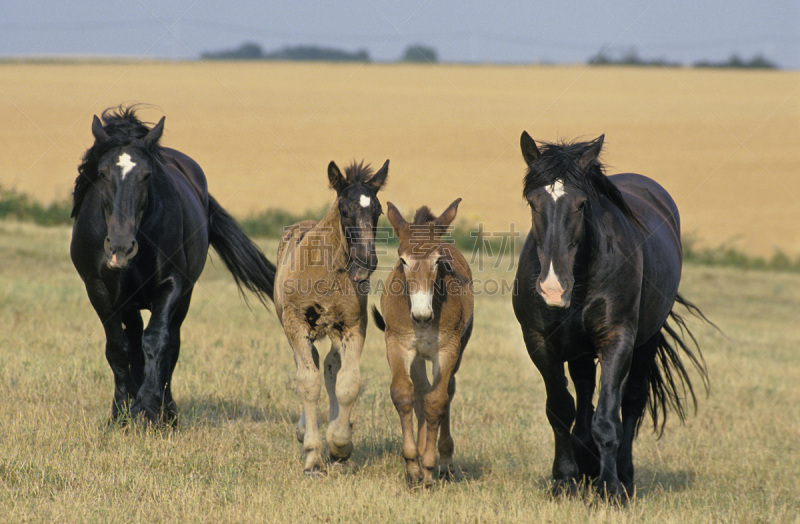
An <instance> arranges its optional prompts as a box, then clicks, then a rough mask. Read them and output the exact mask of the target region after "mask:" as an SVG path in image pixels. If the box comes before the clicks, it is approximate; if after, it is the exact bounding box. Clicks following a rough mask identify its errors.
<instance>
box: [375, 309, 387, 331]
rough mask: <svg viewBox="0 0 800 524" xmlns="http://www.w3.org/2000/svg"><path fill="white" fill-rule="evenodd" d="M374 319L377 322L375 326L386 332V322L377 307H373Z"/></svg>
mask: <svg viewBox="0 0 800 524" xmlns="http://www.w3.org/2000/svg"><path fill="white" fill-rule="evenodd" d="M372 318H373V319H374V320H375V325H376V326H378V329H380V330H381V331H386V321H385V320H383V315H381V312H380V311H378V308H376V307H375V306H372Z"/></svg>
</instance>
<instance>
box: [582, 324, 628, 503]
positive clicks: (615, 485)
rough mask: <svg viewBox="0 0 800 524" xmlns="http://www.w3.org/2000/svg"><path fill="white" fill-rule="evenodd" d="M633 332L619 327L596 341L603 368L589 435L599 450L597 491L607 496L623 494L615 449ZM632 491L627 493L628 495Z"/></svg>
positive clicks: (620, 425) (619, 438) (620, 424)
mask: <svg viewBox="0 0 800 524" xmlns="http://www.w3.org/2000/svg"><path fill="white" fill-rule="evenodd" d="M634 338H635V337H634V335H633V333H631V332H630V331H629V330H626V329H623V328H619V329H616V330H612V332H611V334H606V335H605V336H604V337H603V342H604V343H603V344H597V345H596V346H597V349H598V353H599V355H600V365H601V368H602V372H601V375H600V391H599V396H598V400H597V411H596V412H595V414H594V417H593V418H592V437H594V441H595V444H597V449H598V451H599V452H600V475H599V477H598V484H597V489H598V492H599V493H600V494H601V495H603V496H606V497H618V496H620V495H624V494H625V489H624V488H623V486H622V484H621V483H620V479H619V476H618V474H617V452H618V451H619V446H620V441H621V438H622V421H621V419H620V406H621V402H622V394H623V391H624V389H625V384H626V381H627V379H628V372H629V370H630V366H631V357H632V355H633V341H634ZM630 495H632V494H628V496H630Z"/></svg>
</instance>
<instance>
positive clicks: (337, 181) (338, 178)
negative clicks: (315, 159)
mask: <svg viewBox="0 0 800 524" xmlns="http://www.w3.org/2000/svg"><path fill="white" fill-rule="evenodd" d="M328 182H330V184H331V189H333V190H335V191H336V194H337V195H340V194H342V191H344V188H346V187H347V179H346V178H345V177H344V175H342V172H341V171H339V166H337V165H336V162H334V161H333V160H331V163H330V164H328Z"/></svg>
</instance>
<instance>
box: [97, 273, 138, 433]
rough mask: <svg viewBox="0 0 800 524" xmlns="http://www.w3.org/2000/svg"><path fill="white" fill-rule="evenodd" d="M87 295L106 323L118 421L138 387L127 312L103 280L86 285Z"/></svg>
mask: <svg viewBox="0 0 800 524" xmlns="http://www.w3.org/2000/svg"><path fill="white" fill-rule="evenodd" d="M86 292H87V293H88V295H89V301H90V302H91V303H92V307H93V308H94V310H95V312H96V313H97V316H98V317H99V318H100V321H101V322H102V323H103V331H104V332H105V336H106V347H105V353H106V361H108V365H109V366H110V367H111V373H112V374H113V376H114V397H113V399H112V401H111V420H112V421H114V422H116V421H119V420H120V418H121V417H122V416H123V415H124V414H126V413H128V409H130V404H131V401H132V400H133V397H135V396H136V391H137V390H138V386H139V385H138V384H137V383H136V381H135V378H134V377H133V376H132V375H131V354H130V353H131V349H130V341H129V339H128V337H127V336H126V329H125V327H124V325H123V319H122V317H123V316H125V313H124V312H123V313H120V311H119V310H118V309H117V308H115V307H114V304H113V303H112V301H111V299H110V296H109V292H108V288H107V287H106V286H105V284H104V283H103V282H102V281H99V280H96V281H94V280H89V281H87V282H86Z"/></svg>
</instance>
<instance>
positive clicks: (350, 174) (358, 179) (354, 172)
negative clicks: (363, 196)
mask: <svg viewBox="0 0 800 524" xmlns="http://www.w3.org/2000/svg"><path fill="white" fill-rule="evenodd" d="M373 176H375V170H374V169H372V165H371V164H365V163H364V161H363V160H362V161H361V162H356V161H355V160H353V163H352V164H350V165H349V166H347V167H346V168H345V169H344V177H345V178H346V179H347V183H348V184H364V183H366V182H369V180H370V179H371V178H372V177H373Z"/></svg>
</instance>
